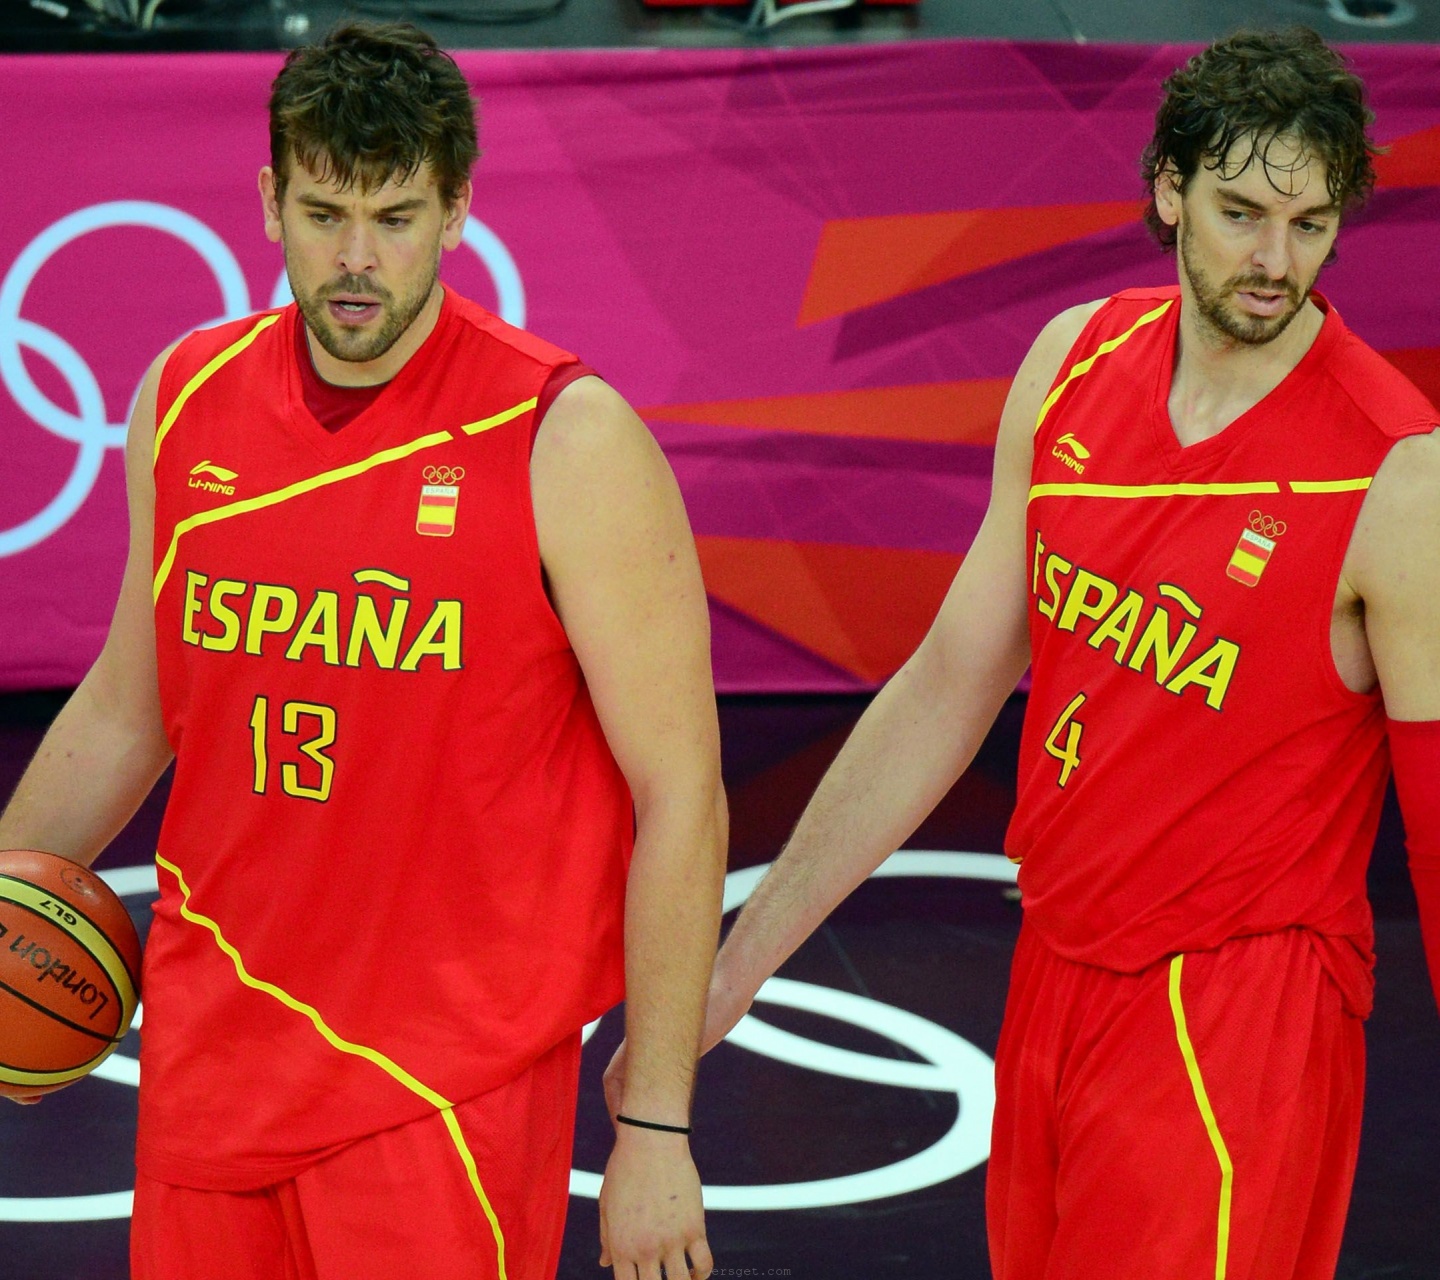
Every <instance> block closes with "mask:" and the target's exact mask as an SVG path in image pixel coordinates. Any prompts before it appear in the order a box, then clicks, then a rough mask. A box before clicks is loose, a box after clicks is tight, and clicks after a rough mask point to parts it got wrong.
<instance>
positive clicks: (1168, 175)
mask: <svg viewBox="0 0 1440 1280" xmlns="http://www.w3.org/2000/svg"><path fill="white" fill-rule="evenodd" d="M1155 211H1156V212H1157V213H1158V214H1159V215H1160V220H1161V221H1162V222H1163V223H1165V224H1166V225H1167V226H1171V227H1173V226H1174V225H1175V224H1176V223H1178V222H1179V221H1180V172H1179V170H1178V169H1176V168H1175V166H1174V165H1173V164H1167V165H1166V166H1165V167H1164V168H1163V169H1161V170H1160V172H1159V173H1157V174H1156V175H1155Z"/></svg>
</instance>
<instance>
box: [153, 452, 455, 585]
mask: <svg viewBox="0 0 1440 1280" xmlns="http://www.w3.org/2000/svg"><path fill="white" fill-rule="evenodd" d="M454 438H455V437H454V436H453V435H451V434H450V432H448V431H432V432H431V433H430V434H429V435H428V436H420V437H418V438H417V439H414V440H410V441H407V442H406V443H405V444H399V445H396V446H395V447H394V448H392V449H382V450H381V451H380V452H379V453H373V454H371V455H370V456H369V457H368V458H364V459H362V460H361V461H360V462H352V463H350V464H348V465H347V466H343V467H336V468H335V470H333V471H322V472H320V474H319V475H313V476H310V477H308V478H307V479H304V480H297V481H296V482H295V483H294V484H287V485H286V486H285V487H284V488H283V489H275V490H273V491H272V492H270V493H262V494H260V495H258V496H257V497H254V498H243V499H241V501H239V502H228V503H226V504H225V505H224V506H223V507H212V508H211V509H210V510H209V511H199V512H196V514H195V515H193V516H186V517H185V519H183V520H181V521H180V523H179V524H177V525H176V526H175V529H174V531H173V532H172V533H171V535H170V548H169V550H168V551H166V552H165V558H164V559H163V560H161V562H160V568H159V570H158V571H157V572H156V574H155V592H154V597H153V598H154V599H156V600H159V599H160V591H161V589H162V588H163V587H164V586H165V580H166V579H167V578H169V576H170V570H171V569H173V568H174V567H175V550H176V548H177V547H178V546H179V544H180V539H181V538H182V537H183V536H184V535H185V534H187V533H189V532H190V530H192V529H198V528H200V526H201V525H207V524H214V523H215V522H216V521H217V520H228V519H230V517H231V516H242V515H245V514H246V513H248V512H251V511H262V510H264V509H265V508H266V507H273V506H275V505H276V504H277V503H281V502H286V501H288V500H289V499H291V498H296V497H299V496H300V495H301V494H302V493H311V492H313V491H314V490H316V489H323V488H324V487H325V486H326V485H329V484H339V483H340V481H342V480H349V479H352V478H353V477H355V476H358V475H363V474H364V473H365V472H366V471H370V470H372V469H373V468H375V467H380V466H384V465H385V464H386V463H387V462H398V461H399V460H400V459H401V458H408V457H410V455H411V454H415V453H419V452H420V451H421V450H422V449H431V448H434V446H435V445H437V444H445V443H447V442H448V441H450V440H453V439H454Z"/></svg>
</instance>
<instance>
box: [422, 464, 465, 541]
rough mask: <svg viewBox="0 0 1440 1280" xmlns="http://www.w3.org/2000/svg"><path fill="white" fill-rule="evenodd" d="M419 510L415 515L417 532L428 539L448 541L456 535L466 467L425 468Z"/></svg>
mask: <svg viewBox="0 0 1440 1280" xmlns="http://www.w3.org/2000/svg"><path fill="white" fill-rule="evenodd" d="M421 475H422V477H423V478H424V480H425V483H424V484H423V485H421V486H420V509H419V510H418V511H416V512H415V532H416V533H423V534H424V535H425V536H426V537H427V538H448V537H450V536H451V535H452V534H453V533H454V532H455V515H456V513H457V512H458V510H459V508H460V481H462V480H463V479H465V468H464V467H426V468H425V470H424V471H423V472H421Z"/></svg>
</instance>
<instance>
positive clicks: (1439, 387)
mask: <svg viewBox="0 0 1440 1280" xmlns="http://www.w3.org/2000/svg"><path fill="white" fill-rule="evenodd" d="M1381 354H1382V355H1383V356H1384V357H1385V359H1387V360H1388V361H1390V363H1391V364H1393V365H1394V366H1395V367H1396V368H1397V369H1399V370H1400V372H1401V373H1403V374H1404V375H1405V376H1406V377H1407V378H1409V379H1410V381H1411V382H1413V383H1414V384H1415V385H1416V386H1417V387H1419V388H1420V390H1421V391H1422V392H1424V394H1425V395H1426V396H1427V397H1428V398H1429V400H1430V403H1431V404H1433V405H1440V347H1411V348H1409V349H1408V350H1401V351H1384V352H1382V353H1381Z"/></svg>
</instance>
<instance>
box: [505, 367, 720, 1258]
mask: <svg viewBox="0 0 1440 1280" xmlns="http://www.w3.org/2000/svg"><path fill="white" fill-rule="evenodd" d="M531 478H532V488H533V492H534V502H535V523H536V528H537V530H538V533H539V539H540V553H541V560H542V562H543V564H544V567H545V572H546V576H547V579H548V582H549V586H550V591H551V597H552V599H553V601H554V603H555V608H556V611H557V613H558V614H559V616H560V620H561V622H562V623H563V624H564V627H565V630H566V633H567V634H568V636H569V637H570V643H571V645H572V646H573V647H574V650H575V653H576V656H577V657H578V658H579V661H580V665H581V668H582V669H583V671H584V673H585V678H586V682H587V684H588V685H589V688H590V692H591V696H592V697H593V699H594V702H595V708H596V711H597V713H598V714H599V718H600V723H601V725H602V727H603V728H604V731H605V736H606V739H607V741H608V742H609V744H610V748H611V750H612V751H613V752H614V755H615V759H616V761H617V763H618V764H619V765H620V768H621V770H622V772H623V773H624V775H625V778H626V780H627V782H628V783H629V786H630V790H631V794H632V795H633V797H634V801H635V814H636V837H635V851H634V858H633V862H632V864H631V870H630V877H629V882H628V887H627V894H626V908H625V974H626V1018H625V1021H626V1036H627V1043H628V1046H629V1049H628V1070H627V1071H626V1073H625V1080H624V1086H623V1097H622V1098H621V1100H620V1101H621V1110H622V1111H623V1113H624V1114H625V1115H627V1116H631V1117H633V1118H636V1119H640V1120H645V1121H648V1122H650V1123H655V1124H665V1125H671V1126H676V1127H684V1126H686V1125H688V1124H689V1114H690V1094H691V1088H692V1084H693V1078H694V1067H695V1059H696V1056H697V1051H698V1046H699V1039H700V1026H701V1018H702V1012H703V1007H704V996H705V990H706V986H707V983H708V981H709V977H710V965H711V961H712V959H713V956H714V950H715V941H716V937H717V934H718V930H719V912H720V890H721V884H722V881H723V877H724V868H725V842H726V818H725V798H724V791H723V788H722V786H721V781H720V763H719V731H718V726H717V723H716V717H715V697H714V689H713V686H712V682H711V676H710V633H709V616H708V612H707V608H706V603H705V589H704V584H703V583H702V581H701V578H700V567H699V562H698V560H697V558H696V554H695V546H694V540H693V538H692V536H691V533H690V527H689V524H688V521H687V520H686V517H685V510H684V507H683V505H682V502H681V498H680V492H679V488H678V486H677V485H676V483H675V479H674V476H673V475H672V474H671V472H670V468H669V466H668V464H667V463H666V462H665V459H664V456H663V455H662V454H661V452H660V449H659V446H658V445H656V443H655V441H654V439H653V438H652V437H651V435H650V433H649V431H648V430H647V429H646V428H645V426H644V424H643V423H642V422H641V421H640V420H639V418H637V417H636V416H635V414H634V413H633V412H632V411H631V410H630V408H629V407H628V406H627V405H626V404H625V403H624V401H623V400H622V399H621V398H620V397H619V396H618V395H617V394H616V393H615V392H614V391H613V390H612V389H611V388H610V387H608V386H607V385H605V384H604V383H603V382H601V381H599V380H598V379H595V378H584V379H581V380H580V381H578V382H576V383H574V384H573V385H571V386H570V387H567V388H566V389H565V391H563V392H562V393H561V395H560V396H559V398H558V399H557V400H556V402H555V405H554V406H553V407H552V408H551V410H550V412H549V413H548V414H547V415H546V418H545V422H544V424H543V425H542V427H541V429H540V432H539V436H538V438H537V440H536V444H535V452H534V456H533V460H532V464H531ZM600 1221H601V1235H602V1258H601V1263H602V1265H613V1266H614V1268H615V1273H616V1275H624V1276H627V1277H629V1276H634V1275H637V1274H638V1275H639V1276H640V1277H641V1278H642V1280H658V1277H659V1275H660V1267H661V1265H662V1264H663V1265H664V1267H665V1269H666V1274H667V1275H670V1276H683V1275H686V1274H688V1269H687V1268H688V1264H687V1262H686V1254H688V1255H689V1260H690V1262H691V1263H693V1264H694V1268H695V1270H694V1274H695V1275H696V1276H698V1277H703V1276H707V1275H709V1273H710V1268H711V1260H710V1253H709V1249H708V1248H707V1246H706V1244H705V1236H704V1225H703V1219H702V1214H701V1205H700V1184H699V1178H698V1176H697V1174H696V1172H695V1167H694V1164H693V1163H692V1161H691V1159H690V1153H689V1146H688V1142H687V1140H686V1138H685V1136H684V1135H683V1134H675V1133H668V1132H661V1131H655V1130H647V1129H640V1128H635V1127H632V1126H630V1125H625V1124H621V1125H617V1127H616V1141H615V1150H614V1152H613V1154H612V1155H611V1158H610V1162H609V1164H608V1166H607V1168H606V1173H605V1183H604V1189H603V1191H602V1193H601V1199H600Z"/></svg>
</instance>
